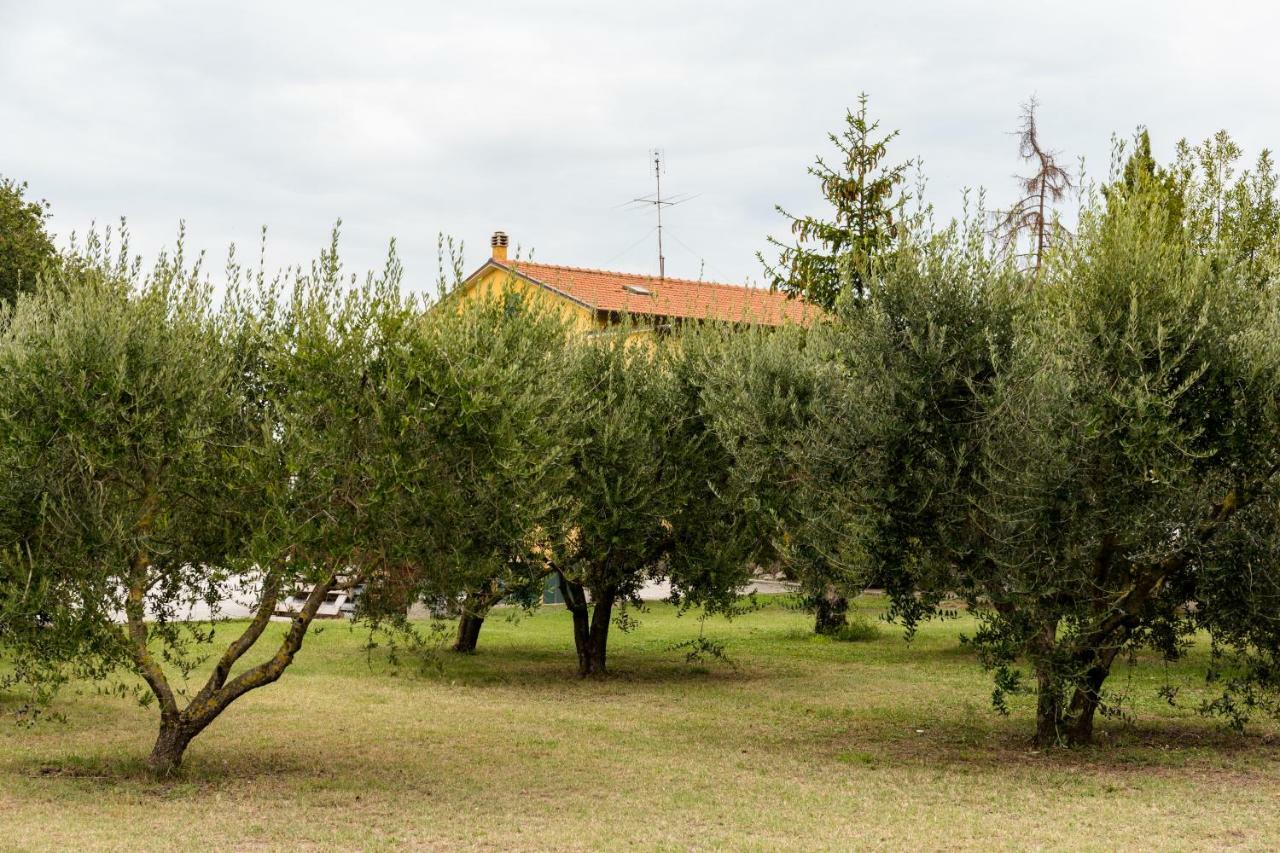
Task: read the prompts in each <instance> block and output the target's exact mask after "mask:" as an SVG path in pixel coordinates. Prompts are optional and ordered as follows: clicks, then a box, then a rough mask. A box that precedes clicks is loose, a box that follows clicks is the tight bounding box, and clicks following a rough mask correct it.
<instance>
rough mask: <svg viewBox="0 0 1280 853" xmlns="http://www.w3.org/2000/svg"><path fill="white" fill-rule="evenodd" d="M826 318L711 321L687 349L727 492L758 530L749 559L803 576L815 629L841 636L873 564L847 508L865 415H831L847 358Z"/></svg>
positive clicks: (688, 342) (856, 472)
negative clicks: (745, 324) (858, 547)
mask: <svg viewBox="0 0 1280 853" xmlns="http://www.w3.org/2000/svg"><path fill="white" fill-rule="evenodd" d="M834 343H835V336H834V335H833V334H832V330H831V329H830V327H829V326H828V324H826V323H821V324H818V325H816V326H814V327H813V328H804V327H800V326H789V327H784V328H780V329H773V328H762V327H757V328H752V329H736V328H732V327H709V328H705V329H703V330H701V331H700V332H699V333H697V334H692V335H687V336H686V338H685V340H684V348H685V351H686V352H688V353H690V354H691V356H693V357H696V358H697V360H698V362H699V364H700V365H701V368H702V374H703V376H704V377H705V378H704V380H703V382H702V394H701V397H702V405H703V407H704V408H705V409H706V411H707V412H708V415H709V418H710V422H711V425H712V429H713V430H714V431H715V434H716V436H717V437H718V440H719V441H720V443H721V444H722V445H723V447H724V448H725V452H726V455H727V457H728V459H729V466H728V472H729V474H728V480H727V483H726V487H725V488H724V489H723V490H722V494H723V495H726V496H729V497H730V499H736V500H737V501H739V502H740V503H741V506H742V508H743V515H744V519H747V520H749V522H750V523H751V524H752V525H753V527H754V531H753V533H752V534H751V535H750V537H749V538H748V540H747V541H748V543H749V544H751V545H753V546H754V548H753V550H752V553H751V556H752V559H753V560H754V561H756V562H760V563H773V564H775V565H780V566H781V567H783V568H784V569H785V570H786V572H787V573H788V575H789V576H791V577H793V578H795V579H797V580H798V581H799V582H800V586H801V590H802V593H803V595H804V597H805V603H806V605H807V607H808V608H809V609H811V610H812V611H814V613H815V620H814V630H815V631H816V632H817V633H819V634H832V633H837V632H838V631H839V630H840V628H841V627H842V626H844V625H845V624H846V619H845V610H846V608H847V600H848V598H849V597H850V596H855V595H857V594H859V593H860V592H861V591H862V589H863V588H864V587H865V585H866V583H867V581H868V575H867V572H866V562H865V560H862V559H860V557H859V555H858V554H856V553H850V552H848V551H847V550H845V549H846V546H847V545H849V544H850V543H851V542H853V541H855V537H851V536H849V535H846V534H845V533H844V532H843V531H842V528H843V525H845V524H848V523H853V522H854V521H855V520H856V519H857V513H855V512H852V511H851V509H850V508H849V507H848V506H846V505H845V504H844V501H846V500H847V499H848V498H849V497H850V496H851V495H853V494H854V490H853V489H852V487H851V478H856V477H858V476H860V470H861V466H860V465H858V464H856V462H855V460H856V455H855V454H852V453H850V452H848V451H849V447H848V444H849V442H850V441H851V440H853V439H855V438H856V436H857V434H858V432H859V430H860V425H859V421H860V420H861V418H862V417H863V412H862V411H861V410H859V409H856V408H853V409H850V410H847V411H841V413H840V414H841V416H842V418H844V419H845V423H844V425H843V430H842V431H841V432H831V433H828V432H827V431H826V430H825V429H824V427H825V426H826V425H827V424H829V423H830V421H829V420H828V419H827V418H825V417H824V412H825V410H826V409H827V407H829V406H831V405H833V404H834V403H835V401H837V400H838V399H839V397H840V393H841V391H842V389H843V387H844V386H843V382H842V364H841V357H840V356H839V353H838V351H837V350H836V348H835V347H834V345H833V344H834Z"/></svg>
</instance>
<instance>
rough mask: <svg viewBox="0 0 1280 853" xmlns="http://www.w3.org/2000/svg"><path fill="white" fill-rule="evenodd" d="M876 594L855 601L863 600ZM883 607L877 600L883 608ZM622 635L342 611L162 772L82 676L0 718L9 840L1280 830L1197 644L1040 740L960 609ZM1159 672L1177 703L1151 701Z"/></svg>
mask: <svg viewBox="0 0 1280 853" xmlns="http://www.w3.org/2000/svg"><path fill="white" fill-rule="evenodd" d="M875 606H876V602H875V601H874V600H864V601H862V602H860V607H861V609H863V610H864V611H872V610H874V608H875ZM871 615H872V616H873V617H874V614H871ZM640 621H641V624H640V627H639V628H638V630H636V631H635V632H633V633H631V634H626V635H624V634H621V633H615V636H614V637H613V638H612V648H611V650H610V666H611V667H612V668H613V670H614V676H613V677H612V678H610V679H608V680H606V681H603V682H594V681H591V682H582V681H579V680H578V679H577V678H575V677H574V665H575V661H574V656H573V652H572V648H571V638H570V637H571V635H570V626H569V620H568V617H567V615H566V614H565V613H564V612H563V611H562V610H560V609H558V608H551V609H547V610H546V611H544V612H542V613H540V614H538V615H536V616H533V617H531V618H522V619H520V620H519V621H518V622H510V621H507V620H505V619H503V618H501V616H495V617H493V618H491V619H490V620H489V621H488V623H486V625H485V627H484V633H483V634H482V636H481V640H480V651H479V653H477V654H476V655H474V656H467V657H458V656H455V655H451V654H448V653H445V654H444V661H443V665H442V667H441V668H439V669H435V670H431V671H429V672H427V673H426V674H423V673H422V672H421V668H420V667H417V666H413V665H410V664H409V662H408V661H405V662H404V663H403V664H402V666H401V667H400V668H399V669H395V668H393V667H391V666H390V665H389V664H388V663H387V661H386V658H385V656H383V655H381V654H377V653H375V654H374V655H373V656H372V657H370V656H368V655H367V654H366V653H365V651H364V649H363V645H364V641H365V635H364V634H363V633H361V632H360V631H358V630H352V629H351V628H349V627H348V626H346V625H338V624H330V625H328V626H326V628H325V630H324V631H323V632H322V633H321V634H319V635H318V636H313V637H311V638H309V639H308V641H307V645H306V646H305V647H304V649H303V651H302V653H301V654H300V655H299V658H298V660H297V662H296V664H295V665H294V667H293V668H291V669H290V670H289V671H288V672H287V673H286V674H285V676H284V678H283V679H282V680H281V681H280V682H279V683H278V684H276V685H273V686H271V687H268V688H265V689H263V690H260V691H258V692H256V693H253V694H251V695H250V696H248V697H246V698H245V699H243V700H241V701H240V702H238V703H236V704H235V705H234V706H233V707H232V708H231V710H230V711H228V712H227V713H226V714H225V715H224V716H223V717H222V719H220V720H218V721H217V722H216V723H215V724H214V725H213V726H212V727H211V728H210V729H209V730H208V731H207V732H205V733H204V734H203V735H201V736H200V737H199V738H198V739H197V740H196V741H195V743H194V744H193V745H192V747H191V750H190V752H189V753H188V756H187V764H186V769H185V772H184V773H183V775H182V776H181V778H179V779H177V780H173V781H166V782H159V781H154V780H152V779H150V778H148V777H147V775H146V774H145V773H144V772H143V770H142V759H143V758H144V757H145V755H146V753H147V751H148V750H149V748H150V742H151V739H152V737H153V736H154V732H155V724H156V720H155V716H154V714H155V712H154V710H143V709H141V708H139V707H137V705H136V704H131V703H129V702H127V701H125V700H122V699H119V698H114V697H107V696H102V695H98V694H97V693H95V692H94V691H93V690H92V689H87V688H82V689H81V690H79V691H69V692H67V693H66V694H64V696H63V697H62V699H61V701H60V709H61V710H62V711H63V712H64V713H65V715H66V718H67V719H66V722H65V723H43V724H40V725H37V726H36V727H34V728H17V727H15V726H13V725H11V724H8V723H5V724H3V726H4V727H3V728H0V780H2V781H3V784H0V847H6V848H14V849H65V848H129V849H172V848H175V847H180V846H182V847H197V848H201V849H212V848H246V847H253V848H258V847H261V848H294V847H299V846H301V847H311V848H324V847H339V846H342V847H360V848H391V847H400V846H410V847H427V848H431V847H440V848H459V847H462V848H508V849H509V848H513V847H514V848H556V849H583V850H586V849H600V848H613V847H620V846H624V845H625V846H638V847H642V848H660V849H687V848H698V849H709V848H719V847H733V848H747V849H770V848H779V847H793V848H827V849H848V848H851V847H870V846H875V847H892V848H939V847H945V848H980V847H996V848H1015V847H1016V848H1028V847H1029V848H1054V849H1067V848H1071V849H1099V850H1101V849H1114V848H1130V849H1137V848H1143V849H1152V848H1160V849H1187V850H1190V849H1204V848H1224V847H1231V848H1240V849H1268V848H1270V849H1274V848H1275V847H1276V846H1277V844H1278V843H1280V727H1277V725H1276V724H1274V723H1270V722H1265V721H1260V722H1259V723H1258V724H1257V725H1256V726H1255V727H1253V728H1252V729H1251V730H1250V732H1249V733H1248V734H1246V735H1245V736H1243V737H1239V736H1234V735H1231V734H1228V733H1225V732H1224V731H1223V730H1222V729H1221V728H1220V727H1219V726H1218V725H1217V724H1216V723H1214V722H1212V721H1209V720H1205V719H1202V718H1200V717H1199V716H1197V715H1196V714H1195V713H1194V711H1193V710H1191V707H1189V706H1194V704H1195V703H1196V701H1197V698H1198V697H1200V696H1202V695H1203V692H1202V691H1203V689H1204V688H1203V684H1202V682H1201V681H1200V680H1199V678H1198V676H1197V675H1196V674H1195V666H1194V664H1195V663H1196V655H1198V654H1202V651H1201V650H1197V651H1196V652H1195V654H1193V656H1192V657H1193V659H1192V660H1191V661H1189V662H1187V663H1186V664H1184V665H1179V666H1178V667H1175V668H1172V669H1170V670H1168V671H1166V670H1165V668H1164V667H1163V666H1162V665H1159V664H1158V663H1155V662H1151V661H1140V663H1139V665H1138V666H1137V667H1136V668H1134V669H1132V670H1128V669H1125V670H1121V671H1119V672H1118V673H1117V675H1116V677H1115V684H1114V685H1113V686H1114V687H1116V688H1117V689H1125V690H1127V691H1129V692H1130V693H1131V694H1132V696H1133V703H1132V706H1131V711H1132V712H1133V715H1134V721H1133V722H1123V721H1119V720H1110V719H1108V720H1102V721H1100V724H1099V741H1100V743H1099V745H1098V746H1097V747H1094V748H1091V749H1086V750H1074V751H1060V750H1050V751H1038V750H1035V749H1032V748H1031V747H1029V746H1028V735H1029V734H1030V731H1031V723H1032V721H1031V716H1030V712H1031V706H1030V700H1029V699H1021V700H1020V701H1019V702H1017V703H1015V705H1014V708H1013V714H1012V715H1011V716H1010V717H1008V718H1004V717H1000V716H998V715H996V714H995V713H994V712H992V711H991V710H990V702H989V697H990V693H991V684H990V681H989V679H988V677H987V676H986V675H985V674H984V673H983V672H981V670H980V669H979V668H978V666H977V664H976V663H975V661H974V660H973V658H972V655H971V654H970V653H969V652H968V651H967V650H966V649H965V648H963V647H961V646H960V645H959V643H958V637H959V635H960V634H961V633H963V632H964V631H966V630H968V631H972V628H973V625H972V623H971V622H968V621H966V620H964V619H961V620H956V621H950V622H945V623H941V624H931V625H927V626H925V627H924V628H923V629H922V630H921V632H920V634H919V636H918V637H917V639H916V641H915V642H914V643H913V644H912V645H910V646H908V645H907V644H905V643H904V642H903V640H902V637H901V633H900V632H899V631H898V630H897V629H895V628H893V627H891V626H881V627H880V630H879V631H878V632H877V633H874V634H871V635H870V636H865V635H863V634H864V632H858V634H859V635H858V636H857V637H856V638H854V639H856V640H857V642H840V641H838V640H832V639H827V638H815V637H812V636H811V635H810V634H809V633H808V630H807V629H808V627H809V623H808V619H807V617H805V616H804V615H802V614H799V613H796V612H794V611H791V610H788V609H786V608H783V607H779V606H777V605H776V604H775V605H773V606H770V607H768V608H766V609H764V610H762V611H760V612H756V613H753V614H750V615H748V616H746V617H743V618H740V619H737V620H735V621H733V622H729V623H726V622H724V621H721V620H711V621H708V622H707V623H706V626H705V630H706V635H707V637H708V638H710V639H713V640H717V641H723V642H724V643H725V644H726V651H727V653H728V655H729V656H730V658H731V659H732V661H733V664H734V665H733V666H726V665H725V664H722V663H719V662H704V663H694V664H689V663H686V662H685V659H684V651H683V650H677V649H674V648H673V646H674V644H676V643H678V642H680V641H684V640H689V639H692V638H694V637H697V636H698V631H699V624H698V622H697V620H696V619H693V618H690V617H688V616H686V617H684V618H678V617H676V615H675V614H674V612H673V611H671V610H670V609H669V608H666V607H655V608H653V609H652V610H651V611H650V612H648V613H645V614H641V616H640ZM1166 679H1168V680H1170V681H1172V682H1173V683H1176V684H1178V685H1180V686H1182V688H1183V690H1182V694H1181V696H1182V704H1183V705H1185V706H1188V707H1176V708H1175V707H1170V706H1168V705H1167V704H1165V703H1164V702H1163V701H1162V700H1161V699H1159V698H1158V697H1157V695H1156V688H1157V687H1158V686H1159V685H1160V684H1163V683H1165V680H1166Z"/></svg>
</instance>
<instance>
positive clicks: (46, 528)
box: [0, 236, 407, 773]
mask: <svg viewBox="0 0 1280 853" xmlns="http://www.w3.org/2000/svg"><path fill="white" fill-rule="evenodd" d="M121 258H122V259H123V258H124V253H123V251H122V253H121ZM231 267H232V281H231V282H230V283H229V289H230V297H229V300H228V305H227V308H226V309H225V310H222V311H215V310H213V309H212V308H211V300H210V287H209V285H208V283H207V279H206V278H205V277H203V275H202V273H201V271H200V268H199V264H198V263H197V264H196V265H194V266H188V265H186V264H185V263H184V259H183V257H182V253H181V251H179V252H178V253H177V254H176V255H175V256H172V257H168V256H162V257H161V258H160V259H159V260H158V261H157V263H156V264H155V266H154V268H153V270H152V271H151V272H150V273H148V274H147V275H145V276H143V275H141V274H140V273H139V271H138V266H137V265H136V264H134V265H131V264H128V263H126V262H125V261H123V260H120V261H118V262H113V261H112V260H110V259H108V258H107V257H105V255H104V253H103V251H102V249H101V245H100V244H99V243H97V242H96V241H93V240H91V241H90V244H89V247H88V251H87V255H86V257H84V258H80V259H79V262H77V263H75V264H68V265H66V270H67V271H68V272H67V273H66V274H67V275H74V276H75V277H76V278H77V280H76V281H74V282H52V283H51V286H50V287H48V288H46V289H45V290H42V291H40V292H38V293H36V294H35V295H33V296H29V297H28V296H23V297H20V298H19V300H18V302H17V305H16V307H15V309H14V310H13V313H12V316H11V317H10V319H9V322H8V323H7V324H6V326H5V328H4V331H3V337H2V338H0V400H2V405H0V412H2V414H0V453H3V455H4V456H3V463H2V464H0V471H2V472H3V473H2V474H0V477H2V478H3V480H2V481H0V482H3V489H4V496H3V501H2V504H3V506H4V511H3V512H4V516H3V533H4V551H3V555H4V556H3V565H4V570H3V574H2V575H0V581H2V582H3V585H4V596H5V598H6V600H7V601H8V602H9V605H7V606H6V610H7V611H8V612H9V613H10V614H13V613H16V614H18V615H17V618H12V617H11V618H10V619H9V622H8V624H7V625H6V627H5V629H4V635H3V640H4V642H5V644H6V646H8V647H9V648H10V649H11V651H12V655H13V657H14V660H15V675H14V678H15V679H16V680H18V681H23V682H26V683H28V684H31V685H35V686H41V685H55V686H56V684H57V683H59V682H60V681H63V680H65V679H68V678H72V677H86V678H93V679H102V678H105V677H107V676H109V675H110V674H111V673H112V672H115V671H118V670H123V671H126V672H129V673H132V674H134V675H136V676H138V677H139V678H140V680H141V681H142V683H143V684H144V685H145V687H140V688H139V690H138V693H139V696H140V698H141V699H143V700H144V703H145V704H155V705H157V706H158V709H159V714H160V729H159V734H158V736H157V739H156V743H155V746H154V748H153V750H152V753H151V756H150V759H149V765H150V766H151V768H153V770H155V771H156V772H158V773H170V772H173V771H175V770H176V769H177V768H178V767H179V766H180V765H181V762H182V759H183V755H184V752H185V750H186V748H187V746H188V744H189V743H190V742H191V741H192V739H194V738H195V737H196V736H197V735H198V734H199V733H200V732H202V731H203V730H204V729H205V728H207V727H208V726H209V725H210V724H211V723H212V722H213V721H214V720H215V719H217V718H218V716H219V715H220V714H221V713H222V712H223V711H224V710H226V708H227V707H228V706H230V705H231V704H232V703H233V702H234V701H235V700H236V699H238V698H239V697H241V696H243V695H244V694H246V693H248V692H249V691H251V690H254V689H257V688H259V687H262V686H264V685H267V684H270V683H272V682H274V681H275V680H277V679H278V678H279V677H280V676H281V675H282V674H283V672H284V671H285V669H286V668H287V667H288V666H289V665H290V664H291V662H292V661H293V659H294V657H295V655H296V654H297V653H298V651H299V650H300V648H301V646H302V642H303V639H304V637H305V635H306V634H307V631H308V629H309V627H310V625H311V623H312V620H313V619H314V618H315V616H316V613H317V611H318V610H319V607H320V605H321V604H322V602H323V601H324V599H325V597H326V596H327V595H328V593H329V592H331V591H332V590H333V589H334V588H335V587H336V586H338V585H340V584H343V583H359V582H362V581H365V580H366V579H367V578H369V577H371V576H372V575H374V574H375V572H376V570H377V569H378V568H380V565H381V563H380V557H379V555H380V553H381V552H383V551H384V550H385V549H384V548H383V547H382V546H383V543H384V542H385V537H384V536H383V534H384V533H385V531H386V530H387V529H389V526H390V525H392V524H394V521H395V519H394V518H393V517H387V516H385V515H383V514H381V513H380V509H381V508H382V506H383V505H390V501H387V500H386V498H387V496H388V495H392V494H394V493H395V492H396V488H395V486H396V483H395V479H394V477H393V476H389V475H388V473H387V472H388V471H389V470H390V469H387V468H384V467H383V466H382V465H381V464H380V462H381V459H382V456H383V455H384V447H385V444H386V436H387V435H388V433H387V432H386V430H385V429H384V427H385V425H386V424H387V423H388V422H389V421H390V419H388V418H386V417H385V416H384V412H383V410H382V409H381V408H380V402H381V396H382V394H381V391H380V388H381V386H382V384H383V380H384V374H383V372H382V370H381V364H382V363H381V362H380V359H379V356H380V354H381V353H382V352H384V351H385V350H386V348H387V344H388V337H389V336H390V335H393V334H394V333H395V332H396V330H397V329H400V328H403V327H404V326H405V325H406V324H407V319H406V314H407V312H405V311H404V310H403V306H401V305H400V303H399V301H398V297H397V296H396V294H395V282H396V279H397V278H398V265H396V264H395V263H394V262H392V263H391V264H389V266H388V270H387V273H386V275H385V276H384V277H383V278H382V279H379V280H376V281H375V280H371V281H370V282H368V283H367V284H366V285H365V287H364V288H356V289H354V290H353V289H351V288H348V287H347V282H345V281H344V280H343V278H342V275H341V268H340V266H339V263H338V260H337V253H336V236H335V245H334V246H333V247H332V248H331V249H330V250H329V251H328V252H326V253H325V254H324V255H323V257H322V259H321V261H320V262H318V263H317V264H315V265H314V266H313V267H312V269H311V270H310V271H309V272H302V271H297V272H296V273H295V274H294V275H293V276H292V282H291V286H290V287H288V288H287V290H288V292H287V294H286V293H285V292H284V290H282V289H281V286H282V285H283V284H285V283H286V282H284V280H277V282H275V284H268V283H265V282H264V279H263V277H262V276H261V275H259V276H258V278H257V281H258V284H257V285H256V286H252V285H251V286H248V287H242V285H243V284H244V282H241V281H240V274H239V270H238V268H236V267H235V265H234V263H233V264H232V265H231ZM297 588H301V589H302V590H304V595H305V598H304V603H303V605H302V606H301V608H300V609H299V610H298V611H297V612H295V613H293V614H292V616H291V618H290V621H289V623H288V625H287V627H285V629H284V631H283V634H282V635H277V634H276V632H271V633H268V627H269V625H270V620H271V617H272V615H273V614H274V613H275V611H276V609H277V605H278V604H279V603H280V602H281V600H282V599H283V597H284V593H285V592H287V591H291V590H295V589H297ZM233 591H234V592H240V593H244V592H254V591H256V598H257V603H256V606H255V607H254V610H253V614H252V616H251V618H250V619H249V620H248V621H247V623H243V624H237V625H235V626H234V627H233V628H232V634H233V636H232V638H231V639H230V642H227V643H223V642H221V641H220V640H218V639H217V638H216V637H215V634H218V633H221V631H222V629H223V623H221V622H219V621H204V622H201V621H198V620H193V619H192V618H191V609H192V606H193V605H194V604H196V603H203V604H205V605H206V606H208V607H209V608H211V609H213V610H216V607H217V605H218V602H220V601H222V600H224V598H225V597H226V596H227V595H228V594H229V593H230V592H233ZM273 635H275V636H273ZM268 638H270V639H268ZM215 640H217V642H216V645H215ZM260 641H261V642H265V643H269V644H270V645H271V646H272V648H270V649H269V650H267V652H266V654H265V658H263V656H262V653H261V652H259V653H256V654H255V655H254V657H255V658H257V659H258V662H256V663H254V664H252V665H247V666H244V665H241V661H242V659H243V658H244V657H245V656H246V654H248V653H249V652H250V650H252V649H255V648H256V647H257V646H258V645H259V643H260ZM210 656H211V659H212V662H213V663H212V668H211V670H208V671H206V670H205V668H204V667H202V664H203V663H204V662H205V661H206V660H208V659H210ZM197 674H199V675H200V676H201V677H202V679H203V680H202V681H197V682H196V683H191V679H192V678H193V677H195V676H196V675H197Z"/></svg>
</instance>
